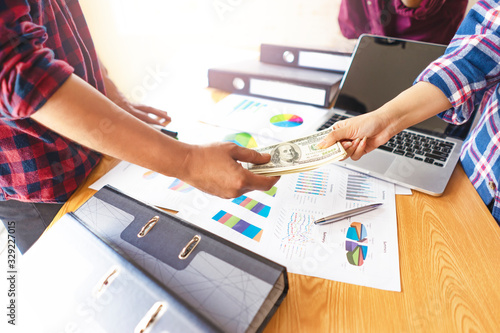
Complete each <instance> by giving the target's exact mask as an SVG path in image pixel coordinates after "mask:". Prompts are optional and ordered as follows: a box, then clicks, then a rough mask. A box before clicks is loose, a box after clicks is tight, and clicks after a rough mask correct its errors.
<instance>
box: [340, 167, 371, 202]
mask: <svg viewBox="0 0 500 333" xmlns="http://www.w3.org/2000/svg"><path fill="white" fill-rule="evenodd" d="M374 193H375V192H374V191H373V187H372V184H371V183H370V179H369V177H368V176H366V175H362V174H349V175H348V176H347V187H346V199H347V200H351V201H358V202H373V201H374V200H377V197H376V196H375V194H374Z"/></svg>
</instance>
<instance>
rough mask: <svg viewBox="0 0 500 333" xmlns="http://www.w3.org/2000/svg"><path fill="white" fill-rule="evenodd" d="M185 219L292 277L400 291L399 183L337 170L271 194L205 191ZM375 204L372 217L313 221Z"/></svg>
mask: <svg viewBox="0 0 500 333" xmlns="http://www.w3.org/2000/svg"><path fill="white" fill-rule="evenodd" d="M192 199H193V200H192V201H191V202H187V203H186V206H184V207H183V208H181V210H180V213H179V214H180V216H181V217H183V218H185V219H186V220H188V221H190V222H192V223H196V224H197V225H199V226H201V227H203V228H205V229H207V230H209V231H211V232H214V233H216V234H218V235H220V236H222V237H224V238H226V239H227V240H229V241H231V242H234V243H236V244H238V245H240V246H243V247H246V248H248V249H250V250H252V251H254V252H256V253H258V254H260V255H262V256H264V257H267V258H269V259H272V260H274V261H276V262H278V263H280V264H282V265H284V266H286V267H287V269H288V271H289V272H291V273H298V274H305V275H310V276H317V277H321V278H325V279H331V280H335V281H341V282H346V283H352V284H357V285H363V286H368V287H373V288H379V289H385V290H392V291H400V290H401V283H400V275H399V254H398V238H397V222H396V208H395V196H394V184H391V183H387V182H384V181H381V180H378V179H375V178H371V177H368V176H365V175H363V174H360V173H357V172H353V171H349V170H347V169H344V168H341V167H339V166H336V165H333V164H332V165H328V166H326V167H322V168H320V169H316V170H313V171H309V172H305V173H299V174H295V175H287V176H283V177H282V178H281V180H280V181H279V182H278V183H277V184H276V186H274V187H273V188H272V189H271V190H270V191H267V192H259V191H253V192H250V193H247V194H245V195H243V196H241V197H238V198H236V199H232V200H224V199H220V198H216V197H213V196H208V195H205V194H203V193H201V192H199V193H198V194H197V196H195V197H193V198H192ZM373 202H382V203H383V205H382V206H381V207H380V208H378V209H376V210H374V211H371V212H368V213H365V214H363V215H358V216H355V217H352V218H348V219H345V220H343V221H340V222H335V223H331V224H326V225H315V224H314V223H313V222H314V220H316V219H319V218H321V217H324V216H327V215H330V214H333V213H335V212H339V211H342V210H345V209H348V208H354V207H359V206H363V205H366V204H369V203H373Z"/></svg>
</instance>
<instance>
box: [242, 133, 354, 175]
mask: <svg viewBox="0 0 500 333" xmlns="http://www.w3.org/2000/svg"><path fill="white" fill-rule="evenodd" d="M331 131H332V129H331V128H327V129H325V130H323V131H319V132H316V133H314V134H312V135H309V136H305V137H303V138H298V139H294V140H291V141H286V142H281V143H277V144H274V145H271V146H267V147H262V148H254V149H255V150H256V151H258V152H259V153H268V154H270V155H271V161H270V162H269V163H266V164H252V163H243V167H245V168H246V169H248V170H250V171H252V172H253V173H256V174H259V175H265V176H281V175H286V174H290V173H296V172H304V171H309V170H313V169H316V168H319V167H320V166H322V165H325V164H328V163H331V162H333V161H338V160H341V159H343V158H345V157H346V155H347V153H346V152H345V150H344V147H342V145H341V144H340V143H339V142H337V143H335V144H334V145H332V146H330V147H328V148H325V149H320V148H318V147H317V145H318V143H320V142H321V141H322V140H323V139H324V138H325V137H326V136H327V135H328V134H329V133H330V132H331Z"/></svg>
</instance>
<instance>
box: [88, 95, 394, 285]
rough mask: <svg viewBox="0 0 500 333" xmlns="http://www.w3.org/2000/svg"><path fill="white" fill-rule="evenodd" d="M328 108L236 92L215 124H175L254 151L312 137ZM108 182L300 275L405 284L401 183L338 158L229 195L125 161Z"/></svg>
mask: <svg viewBox="0 0 500 333" xmlns="http://www.w3.org/2000/svg"><path fill="white" fill-rule="evenodd" d="M328 112H329V111H327V110H325V109H318V108H314V107H310V106H300V105H297V104H287V103H278V102H272V101H266V100H262V99H255V98H249V97H247V96H238V95H230V96H228V97H226V98H225V99H224V100H223V101H222V102H220V103H218V104H217V105H216V107H215V108H214V109H213V110H206V111H204V112H203V114H204V118H205V119H204V120H205V121H206V122H208V123H211V124H212V125H209V124H207V123H200V122H193V120H192V119H186V120H183V121H178V120H176V121H174V122H173V123H172V124H171V125H169V127H170V128H171V129H173V130H175V131H178V132H179V139H180V140H181V141H185V142H188V143H193V144H203V143H208V142H215V141H229V142H233V143H236V144H238V145H240V146H244V147H247V148H255V147H262V146H265V145H270V144H274V143H276V142H280V141H281V140H286V139H289V138H290V137H293V136H295V137H299V136H303V135H306V134H307V133H309V132H311V131H313V130H314V129H315V128H317V125H318V124H319V123H322V121H323V120H324V119H325V118H326V119H327V118H328V115H329V113H328ZM243 115H245V116H246V118H242V116H243ZM174 119H177V118H175V117H174ZM252 119H253V121H251V120H252ZM213 124H219V125H220V126H223V125H224V124H226V125H228V126H229V124H230V125H231V126H232V127H228V126H226V127H220V126H213ZM171 126H173V127H171ZM105 184H110V185H112V186H114V187H116V188H117V189H119V190H121V191H123V192H125V193H126V194H128V195H130V196H132V197H135V198H137V199H139V200H141V201H144V202H146V203H149V204H152V205H156V206H159V207H162V208H168V209H173V210H177V211H179V214H180V216H181V217H183V218H185V219H186V220H188V221H190V222H192V223H195V224H197V225H199V226H200V227H202V228H205V229H207V230H209V231H211V232H213V233H216V234H218V235H220V236H222V237H224V238H226V239H227V240H229V241H231V242H234V243H236V244H238V245H240V246H243V247H246V248H248V249H250V250H252V251H254V252H256V253H258V254H260V255H262V256H264V257H267V258H270V259H272V260H274V261H276V262H279V263H280V264H283V265H285V266H286V267H287V269H288V271H289V272H291V273H298V274H305V275H311V276H317V277H322V278H325V279H331V280H336V281H341V282H346V283H352V284H357V285H363V286H368V287H374V288H379V289H386V290H394V291H400V290H401V284H400V275H399V255H398V238H397V221H396V208H395V186H394V184H392V183H387V182H384V181H381V180H378V179H375V178H372V177H369V176H366V175H363V174H360V173H357V172H354V171H350V170H347V169H344V168H342V167H340V166H337V165H335V164H330V165H327V166H325V167H322V168H319V169H316V170H313V171H308V172H304V173H298V174H291V175H286V176H282V177H281V179H280V181H279V182H278V183H277V184H276V186H275V187H273V188H272V189H271V190H270V191H268V192H259V191H254V192H250V193H247V194H245V195H243V196H241V197H239V198H236V199H232V200H224V199H220V198H217V197H214V196H211V195H208V194H206V193H203V192H201V191H199V190H197V189H195V188H194V187H192V186H190V185H189V184H186V183H185V182H183V181H182V180H179V179H176V178H171V177H166V176H164V175H160V174H158V173H155V172H152V171H149V170H147V169H144V168H142V167H140V166H137V165H133V164H130V163H126V162H121V163H120V164H119V165H117V166H116V167H115V168H114V169H113V170H111V171H110V172H108V173H107V174H106V175H104V176H103V177H102V178H101V179H100V180H99V181H98V182H97V183H95V184H93V185H92V186H91V187H92V188H94V189H96V190H98V189H100V188H101V187H102V186H103V185H105ZM374 202H382V203H383V205H382V206H381V207H380V208H377V209H376V210H373V211H371V212H368V213H365V214H363V215H359V216H356V217H353V218H350V219H346V220H343V221H340V222H335V223H332V224H327V225H321V226H319V225H315V224H313V221H314V220H316V219H319V218H321V217H325V216H328V215H331V214H334V213H337V212H340V211H343V210H346V209H349V208H355V207H359V206H363V205H366V204H369V203H374Z"/></svg>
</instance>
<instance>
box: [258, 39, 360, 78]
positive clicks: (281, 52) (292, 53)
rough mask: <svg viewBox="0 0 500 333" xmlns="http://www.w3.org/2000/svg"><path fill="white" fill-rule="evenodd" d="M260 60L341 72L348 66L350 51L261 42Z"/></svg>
mask: <svg viewBox="0 0 500 333" xmlns="http://www.w3.org/2000/svg"><path fill="white" fill-rule="evenodd" d="M260 61H261V62H264V63H268V64H274V65H281V66H290V67H297V68H303V69H316V70H322V71H331V72H336V73H343V72H345V71H346V70H347V68H348V67H349V64H350V62H351V53H348V52H338V51H333V50H326V49H325V50H321V49H312V48H301V47H294V46H283V45H274V44H261V45H260Z"/></svg>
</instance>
